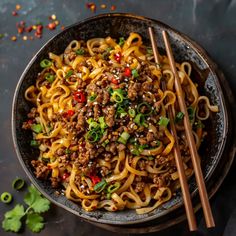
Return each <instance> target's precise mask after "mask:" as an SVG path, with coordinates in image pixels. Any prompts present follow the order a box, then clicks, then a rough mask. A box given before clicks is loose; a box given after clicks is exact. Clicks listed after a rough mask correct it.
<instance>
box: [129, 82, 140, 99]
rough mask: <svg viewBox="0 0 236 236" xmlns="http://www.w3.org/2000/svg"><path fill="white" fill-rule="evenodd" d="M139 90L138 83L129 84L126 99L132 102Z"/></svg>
mask: <svg viewBox="0 0 236 236" xmlns="http://www.w3.org/2000/svg"><path fill="white" fill-rule="evenodd" d="M140 89H141V84H140V83H134V84H131V85H130V86H129V87H128V98H129V99H130V100H132V101H134V100H135V99H136V97H137V95H138V92H139V90H140Z"/></svg>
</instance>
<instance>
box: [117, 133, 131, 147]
mask: <svg viewBox="0 0 236 236" xmlns="http://www.w3.org/2000/svg"><path fill="white" fill-rule="evenodd" d="M129 137H130V134H129V133H127V132H125V131H124V132H123V133H122V134H121V135H120V137H119V138H118V142H119V143H123V144H126V143H127V141H128V139H129Z"/></svg>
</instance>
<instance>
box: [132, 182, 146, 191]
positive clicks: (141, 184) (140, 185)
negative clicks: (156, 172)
mask: <svg viewBox="0 0 236 236" xmlns="http://www.w3.org/2000/svg"><path fill="white" fill-rule="evenodd" d="M144 187H145V183H144V182H138V183H137V184H136V186H135V189H134V191H135V192H136V193H140V192H142V191H143V189H144Z"/></svg>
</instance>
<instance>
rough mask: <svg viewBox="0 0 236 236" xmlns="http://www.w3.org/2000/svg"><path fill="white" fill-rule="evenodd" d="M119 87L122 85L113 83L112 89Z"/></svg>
mask: <svg viewBox="0 0 236 236" xmlns="http://www.w3.org/2000/svg"><path fill="white" fill-rule="evenodd" d="M118 88H120V85H119V84H114V85H112V89H118Z"/></svg>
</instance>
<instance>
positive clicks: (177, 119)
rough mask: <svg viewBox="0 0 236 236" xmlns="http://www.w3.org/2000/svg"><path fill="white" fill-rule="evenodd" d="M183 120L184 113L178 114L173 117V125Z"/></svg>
mask: <svg viewBox="0 0 236 236" xmlns="http://www.w3.org/2000/svg"><path fill="white" fill-rule="evenodd" d="M183 118H184V113H183V112H181V111H180V112H178V113H177V115H176V116H175V123H179V122H180V121H181V120H183Z"/></svg>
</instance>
